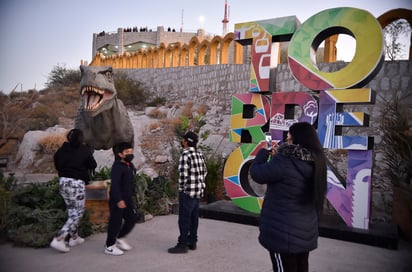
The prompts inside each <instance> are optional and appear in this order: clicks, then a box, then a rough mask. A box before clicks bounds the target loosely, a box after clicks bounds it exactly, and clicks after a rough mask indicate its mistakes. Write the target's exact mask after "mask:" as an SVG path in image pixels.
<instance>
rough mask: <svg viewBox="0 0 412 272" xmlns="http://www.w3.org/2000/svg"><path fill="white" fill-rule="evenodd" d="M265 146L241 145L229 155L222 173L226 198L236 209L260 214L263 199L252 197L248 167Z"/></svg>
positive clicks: (261, 143)
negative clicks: (227, 197) (229, 199)
mask: <svg viewBox="0 0 412 272" xmlns="http://www.w3.org/2000/svg"><path fill="white" fill-rule="evenodd" d="M265 145H266V142H264V141H262V142H260V143H258V144H242V145H241V146H239V147H238V148H236V149H235V150H233V152H232V153H231V154H230V155H229V157H228V158H227V160H226V163H225V169H224V171H223V179H224V185H225V189H226V193H227V194H228V196H229V197H230V198H231V200H232V201H233V202H234V203H235V204H236V205H237V206H238V207H240V208H242V209H244V210H247V211H249V212H253V213H260V210H261V208H262V203H263V197H261V196H257V195H253V194H254V192H253V189H251V188H250V184H249V175H248V174H249V166H250V163H251V162H252V161H253V159H254V158H255V156H256V153H257V152H258V151H259V150H260V149H261V148H263V147H264V146H265Z"/></svg>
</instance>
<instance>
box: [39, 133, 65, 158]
mask: <svg viewBox="0 0 412 272" xmlns="http://www.w3.org/2000/svg"><path fill="white" fill-rule="evenodd" d="M65 140H66V135H63V134H52V135H47V136H45V137H43V138H41V139H40V140H39V142H38V143H37V144H38V145H39V147H40V150H41V152H42V153H49V154H54V153H55V152H56V151H57V149H59V147H60V146H61V145H62V144H63V143H64V141H65Z"/></svg>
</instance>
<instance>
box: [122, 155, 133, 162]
mask: <svg viewBox="0 0 412 272" xmlns="http://www.w3.org/2000/svg"><path fill="white" fill-rule="evenodd" d="M133 158H134V155H133V154H127V155H126V156H125V158H124V160H125V161H126V162H131V161H132V160H133Z"/></svg>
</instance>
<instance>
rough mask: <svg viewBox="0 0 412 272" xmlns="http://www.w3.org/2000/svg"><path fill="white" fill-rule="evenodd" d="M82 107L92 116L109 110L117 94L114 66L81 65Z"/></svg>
mask: <svg viewBox="0 0 412 272" xmlns="http://www.w3.org/2000/svg"><path fill="white" fill-rule="evenodd" d="M80 71H81V74H82V76H81V81H80V95H81V108H82V110H83V111H85V112H86V113H88V114H89V115H91V116H92V117H94V116H96V115H98V114H99V113H101V112H103V111H106V110H109V109H111V108H112V106H113V101H114V99H115V97H116V95H117V92H116V89H115V87H114V83H113V77H112V67H110V66H84V65H81V66H80Z"/></svg>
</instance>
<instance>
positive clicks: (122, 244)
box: [116, 239, 133, 251]
mask: <svg viewBox="0 0 412 272" xmlns="http://www.w3.org/2000/svg"><path fill="white" fill-rule="evenodd" d="M116 245H117V247H118V248H120V249H121V250H125V251H128V250H131V249H132V248H133V247H132V246H131V245H129V243H127V242H126V240H125V239H117V240H116Z"/></svg>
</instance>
